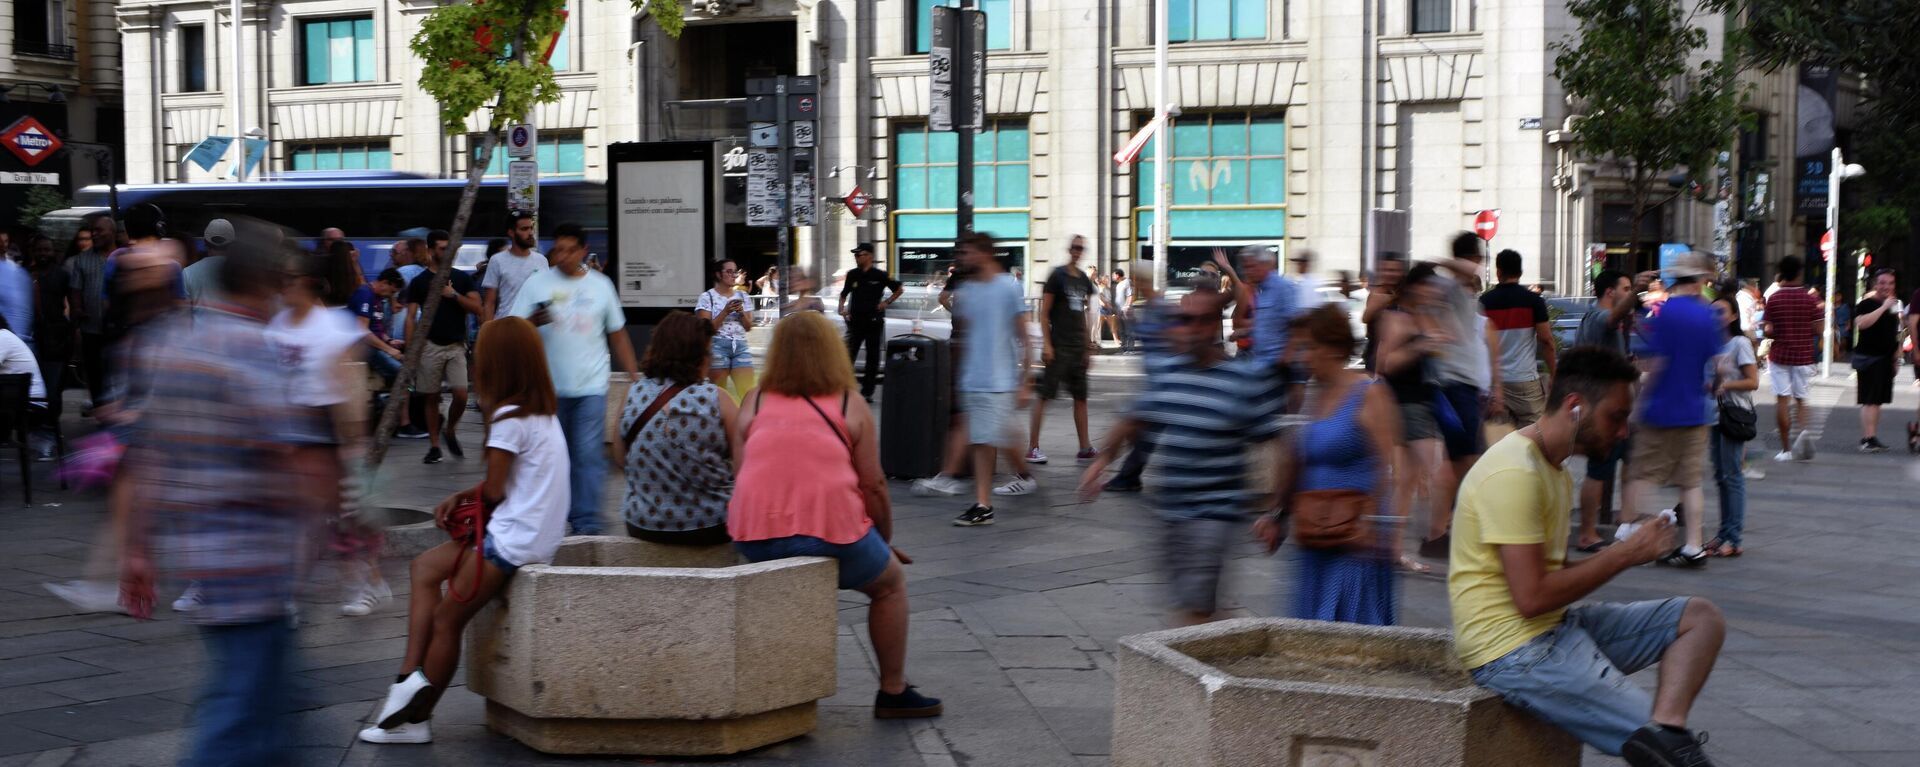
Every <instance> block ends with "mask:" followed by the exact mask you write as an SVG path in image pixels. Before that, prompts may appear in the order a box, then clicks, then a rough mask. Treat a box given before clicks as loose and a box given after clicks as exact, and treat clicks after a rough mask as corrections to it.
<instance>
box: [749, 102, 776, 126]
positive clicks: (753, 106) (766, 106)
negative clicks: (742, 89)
mask: <svg viewBox="0 0 1920 767" xmlns="http://www.w3.org/2000/svg"><path fill="white" fill-rule="evenodd" d="M777 98H779V97H778V96H748V97H747V120H749V121H751V122H773V121H774V120H778V119H780V110H779V108H778V107H777V105H778V104H779V103H780V102H778V101H775V100H774V99H777Z"/></svg>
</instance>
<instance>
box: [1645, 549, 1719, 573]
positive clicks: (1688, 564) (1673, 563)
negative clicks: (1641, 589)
mask: <svg viewBox="0 0 1920 767" xmlns="http://www.w3.org/2000/svg"><path fill="white" fill-rule="evenodd" d="M1653 562H1654V564H1657V565H1661V566H1664V567H1678V568H1682V569H1687V570H1692V569H1696V568H1701V567H1706V566H1707V552H1706V551H1705V550H1702V551H1700V552H1699V553H1697V554H1694V555H1693V556H1687V553H1686V549H1685V548H1684V547H1683V548H1678V549H1674V550H1673V551H1672V552H1669V553H1668V554H1667V555H1666V556H1664V557H1661V558H1659V559H1656V560H1654V561H1653Z"/></svg>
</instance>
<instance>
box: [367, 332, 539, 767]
mask: <svg viewBox="0 0 1920 767" xmlns="http://www.w3.org/2000/svg"><path fill="white" fill-rule="evenodd" d="M474 366H475V367H476V368H478V369H479V372H480V375H479V376H477V377H476V378H477V380H478V381H479V383H480V401H481V402H485V403H487V406H488V407H490V408H493V412H492V413H491V414H490V416H489V417H488V419H487V423H488V430H487V446H486V464H487V474H486V479H485V480H484V481H482V482H481V483H480V486H479V487H477V488H473V489H469V490H461V491H458V492H455V493H454V494H452V495H449V496H447V498H446V500H443V501H441V502H440V505H439V506H437V507H435V508H434V519H435V521H436V522H438V523H439V524H440V526H441V527H442V528H444V529H447V530H448V531H449V532H450V533H453V532H455V531H460V530H461V529H462V528H463V524H481V522H480V521H479V520H484V532H479V531H475V535H474V536H472V537H468V538H464V539H462V538H456V539H455V540H449V541H447V542H445V543H442V544H440V545H438V546H435V547H433V548H431V549H428V550H427V551H426V552H425V553H423V554H421V555H420V556H418V557H414V559H413V566H412V578H413V584H412V591H413V593H412V594H411V595H410V596H409V597H408V600H407V602H408V603H407V650H406V655H405V657H404V658H402V659H401V662H400V676H399V678H398V680H397V681H395V682H394V684H393V686H392V687H389V688H388V689H387V697H386V699H385V700H384V701H383V702H382V703H381V704H380V712H379V715H378V716H377V717H376V718H375V719H374V720H373V726H371V727H368V728H366V729H364V730H361V731H360V739H361V740H363V741H366V742H368V743H430V742H432V741H433V729H432V727H431V725H430V724H429V720H431V719H432V718H433V708H434V706H435V705H436V704H438V703H439V702H440V696H442V695H444V694H446V691H447V688H448V686H450V685H451V684H452V683H453V674H454V671H455V670H456V669H457V668H459V666H460V644H461V634H463V633H464V632H465V631H466V628H467V623H468V622H469V621H472V620H473V616H475V615H477V614H479V612H480V610H481V608H484V607H486V606H487V603H488V602H491V601H493V598H494V597H495V596H497V595H499V594H500V592H501V590H503V589H504V588H505V587H506V585H507V581H508V579H510V578H512V577H513V574H514V572H516V571H518V570H519V569H520V568H522V567H525V566H527V565H534V564H545V563H547V562H551V561H553V555H554V552H556V551H558V550H559V549H560V541H561V540H562V539H563V538H564V537H565V536H566V533H567V504H568V501H569V497H568V493H569V490H568V486H567V443H566V436H565V435H564V434H563V433H562V432H561V431H560V420H559V419H558V418H556V417H554V413H555V410H556V405H555V402H554V400H555V398H554V393H553V384H552V382H551V381H552V379H551V377H550V376H549V375H548V373H547V357H546V352H545V350H544V349H543V348H542V345H541V343H540V332H539V331H538V330H535V329H534V327H533V324H532V323H530V322H527V321H526V320H525V319H522V318H519V317H502V318H500V319H497V320H494V321H492V322H489V323H487V324H485V325H483V326H481V328H480V339H479V341H478V343H477V344H476V348H475V351H474ZM475 504H478V505H481V506H484V507H485V508H486V512H485V513H484V514H482V515H479V517H478V519H477V520H476V519H474V518H469V517H466V516H465V511H464V510H465V509H471V508H473V506H474V505H475ZM476 538H477V541H476V540H475V539H476ZM443 585H444V586H445V587H446V589H447V596H450V597H452V598H451V599H449V598H446V597H443V596H442V595H441V588H442V586H443Z"/></svg>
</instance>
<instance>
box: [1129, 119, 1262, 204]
mask: <svg viewBox="0 0 1920 767" xmlns="http://www.w3.org/2000/svg"><path fill="white" fill-rule="evenodd" d="M1158 140H1159V137H1158V136H1156V137H1154V139H1153V140H1151V141H1148V142H1147V145H1146V146H1145V147H1144V148H1142V149H1141V150H1140V156H1141V157H1142V158H1148V159H1145V160H1144V161H1142V162H1141V163H1140V164H1139V166H1138V167H1137V168H1135V169H1134V174H1135V176H1136V179H1137V180H1136V182H1135V184H1136V187H1135V188H1136V189H1137V190H1138V200H1139V201H1138V202H1137V203H1136V204H1138V205H1141V206H1148V205H1152V204H1153V160H1152V159H1151V158H1152V157H1153V142H1154V141H1158ZM1171 149H1172V155H1173V157H1172V163H1173V164H1172V166H1171V172H1170V173H1169V174H1168V175H1169V178H1168V181H1170V182H1171V183H1172V184H1173V201H1172V202H1173V204H1174V205H1278V204H1281V203H1284V202H1286V198H1287V177H1286V171H1287V163H1286V153H1287V125H1286V118H1285V117H1284V116H1283V115H1281V114H1280V113H1278V112H1255V113H1248V112H1217V113H1199V114H1188V115H1185V116H1182V117H1180V118H1177V119H1175V120H1174V122H1173V146H1172V147H1171ZM1175 223H1179V221H1178V220H1177V219H1176V221H1175Z"/></svg>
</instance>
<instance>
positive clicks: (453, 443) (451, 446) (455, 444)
mask: <svg viewBox="0 0 1920 767" xmlns="http://www.w3.org/2000/svg"><path fill="white" fill-rule="evenodd" d="M445 436H446V442H447V452H449V453H452V454H453V457H455V458H465V457H467V451H465V450H461V449H460V438H459V437H456V436H453V430H452V429H448V430H447V433H446V435H445Z"/></svg>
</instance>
